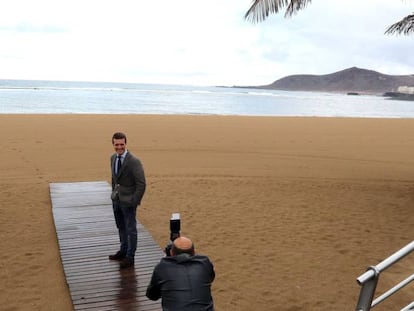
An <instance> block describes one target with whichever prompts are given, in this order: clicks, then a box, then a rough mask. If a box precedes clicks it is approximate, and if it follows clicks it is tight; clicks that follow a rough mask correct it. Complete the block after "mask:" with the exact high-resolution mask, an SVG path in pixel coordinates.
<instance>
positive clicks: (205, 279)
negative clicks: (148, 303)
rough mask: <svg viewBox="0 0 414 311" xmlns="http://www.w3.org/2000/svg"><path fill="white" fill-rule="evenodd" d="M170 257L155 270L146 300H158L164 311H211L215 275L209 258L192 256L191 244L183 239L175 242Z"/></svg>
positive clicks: (193, 252)
mask: <svg viewBox="0 0 414 311" xmlns="http://www.w3.org/2000/svg"><path fill="white" fill-rule="evenodd" d="M171 255H172V256H167V257H164V258H162V259H161V261H160V262H159V263H158V264H157V266H156V267H155V268H154V271H153V273H152V278H151V281H150V284H149V285H148V287H147V293H146V296H147V297H148V298H149V299H151V300H157V299H159V298H161V299H162V308H163V310H164V311H214V304H213V298H212V296H211V283H213V281H214V277H215V273H214V267H213V264H212V263H211V262H210V260H209V258H208V257H207V256H203V255H195V251H194V245H193V242H191V240H190V239H188V238H186V237H178V238H176V239H175V240H174V242H173V244H172V247H171Z"/></svg>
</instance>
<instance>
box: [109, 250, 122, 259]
mask: <svg viewBox="0 0 414 311" xmlns="http://www.w3.org/2000/svg"><path fill="white" fill-rule="evenodd" d="M125 257H126V255H125V254H124V253H121V252H120V251H118V252H116V254H114V255H109V259H110V260H122V259H124V258H125Z"/></svg>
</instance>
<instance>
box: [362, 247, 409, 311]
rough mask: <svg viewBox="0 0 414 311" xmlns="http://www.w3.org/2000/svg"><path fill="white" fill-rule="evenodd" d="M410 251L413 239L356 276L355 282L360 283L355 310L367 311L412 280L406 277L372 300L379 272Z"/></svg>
mask: <svg viewBox="0 0 414 311" xmlns="http://www.w3.org/2000/svg"><path fill="white" fill-rule="evenodd" d="M412 251H414V241H412V242H411V243H409V244H407V245H406V246H404V247H403V248H401V249H400V250H398V251H397V252H395V253H394V254H392V255H391V256H389V257H388V258H386V259H385V260H383V261H381V262H380V263H379V264H378V265H376V266H371V267H369V268H368V270H367V271H366V272H365V273H363V274H361V275H360V276H359V277H358V278H357V282H358V284H359V285H361V286H362V287H361V291H360V294H359V299H358V303H357V307H356V311H369V310H370V309H371V308H372V307H374V306H375V305H377V304H379V303H380V302H382V301H383V300H385V299H386V298H388V297H389V296H391V295H392V294H394V293H395V292H396V291H398V290H400V289H401V288H402V287H404V286H405V285H407V284H408V283H410V282H411V281H413V279H412V277H413V275H412V276H411V277H408V278H407V279H405V280H404V281H402V282H400V283H399V284H398V285H396V286H394V287H393V288H392V289H391V290H389V291H387V292H386V293H385V294H383V295H381V296H380V297H378V298H377V299H376V300H375V301H374V302H373V301H372V300H373V298H374V294H375V289H376V287H377V283H378V278H379V275H380V273H381V272H383V271H384V270H385V269H387V268H389V267H390V266H392V265H393V264H395V263H396V262H398V261H400V260H401V259H402V258H404V257H405V256H407V255H408V254H410V253H411V252H412Z"/></svg>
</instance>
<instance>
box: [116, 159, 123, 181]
mask: <svg viewBox="0 0 414 311" xmlns="http://www.w3.org/2000/svg"><path fill="white" fill-rule="evenodd" d="M117 160H118V162H117V163H116V171H115V174H116V176H118V175H119V172H120V171H121V166H122V162H121V156H118V159H117Z"/></svg>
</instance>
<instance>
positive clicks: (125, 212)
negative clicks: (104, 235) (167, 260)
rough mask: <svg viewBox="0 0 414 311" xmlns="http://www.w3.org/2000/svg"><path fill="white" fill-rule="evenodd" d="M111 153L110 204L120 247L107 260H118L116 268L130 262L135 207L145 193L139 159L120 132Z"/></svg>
mask: <svg viewBox="0 0 414 311" xmlns="http://www.w3.org/2000/svg"><path fill="white" fill-rule="evenodd" d="M112 145H113V146H114V149H115V153H114V154H113V155H112V156H111V172H112V194H111V199H112V206H113V210H114V216H115V223H116V226H117V227H118V231H119V241H120V249H119V251H118V252H116V253H115V254H114V255H109V259H110V260H118V261H120V267H121V269H123V268H129V267H132V266H133V265H134V258H135V251H136V249H137V220H136V214H137V207H138V205H139V204H140V203H141V199H142V197H143V196H144V192H145V187H146V183H145V175H144V169H143V167H142V164H141V161H140V160H139V159H138V158H137V157H135V156H134V155H133V154H132V153H131V152H129V150H127V138H126V135H125V134H124V133H119V132H118V133H115V134H114V135H113V136H112Z"/></svg>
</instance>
